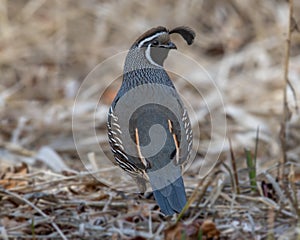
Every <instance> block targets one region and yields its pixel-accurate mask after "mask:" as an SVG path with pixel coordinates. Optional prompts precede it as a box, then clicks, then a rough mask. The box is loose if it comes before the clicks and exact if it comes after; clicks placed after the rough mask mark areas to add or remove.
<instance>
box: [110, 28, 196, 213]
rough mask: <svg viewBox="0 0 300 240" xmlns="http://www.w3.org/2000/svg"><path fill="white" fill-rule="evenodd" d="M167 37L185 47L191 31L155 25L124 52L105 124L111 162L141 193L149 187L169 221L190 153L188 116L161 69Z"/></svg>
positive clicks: (178, 207) (181, 195)
mask: <svg viewBox="0 0 300 240" xmlns="http://www.w3.org/2000/svg"><path fill="white" fill-rule="evenodd" d="M172 34H179V35H181V36H182V38H183V39H184V40H185V41H186V43H187V44H188V45H191V44H192V43H193V41H194V38H195V32H194V31H193V30H192V29H191V28H189V27H186V26H179V27H176V28H174V29H171V30H168V29H167V28H166V27H162V26H158V27H154V28H151V29H150V30H148V31H146V32H145V33H144V34H142V35H141V36H140V37H139V38H138V39H137V40H136V41H135V42H134V43H133V44H132V46H131V47H130V49H129V51H128V53H127V56H126V59H125V64H124V70H123V80H122V84H121V87H120V89H119V91H118V92H117V94H116V97H115V98H114V100H113V102H112V104H111V106H110V108H109V111H108V119H107V133H108V141H109V144H110V147H111V151H112V153H113V155H114V158H113V160H112V161H113V163H114V164H116V165H118V166H119V167H121V168H122V169H123V170H124V171H125V172H126V173H128V174H129V175H130V176H131V177H132V178H133V179H134V180H135V182H136V184H137V186H138V188H139V190H140V191H141V192H142V193H144V192H145V191H146V189H147V183H148V182H150V186H151V187H152V191H153V195H154V198H155V200H156V202H157V204H158V206H159V208H160V211H161V212H162V213H163V214H164V215H166V216H170V215H173V214H175V213H180V212H181V211H182V209H183V208H184V206H185V204H186V201H187V200H186V192H185V186H184V182H183V178H182V168H183V166H184V163H186V162H187V160H188V159H189V157H190V155H191V154H190V153H191V149H192V143H193V141H192V139H193V133H192V127H191V123H190V119H189V116H188V112H187V109H186V107H185V106H184V104H183V101H182V100H181V98H180V96H179V94H178V92H177V90H176V88H175V86H174V84H173V82H172V80H171V79H170V77H169V75H168V73H167V71H166V70H165V69H164V66H163V64H164V61H165V59H166V58H167V56H168V53H169V51H170V50H176V49H177V47H176V45H175V43H173V42H172V41H171V35H172Z"/></svg>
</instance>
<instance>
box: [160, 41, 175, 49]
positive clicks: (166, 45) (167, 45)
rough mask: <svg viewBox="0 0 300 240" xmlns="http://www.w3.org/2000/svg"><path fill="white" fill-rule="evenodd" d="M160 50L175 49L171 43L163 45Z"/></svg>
mask: <svg viewBox="0 0 300 240" xmlns="http://www.w3.org/2000/svg"><path fill="white" fill-rule="evenodd" d="M159 47H161V48H167V49H177V47H176V45H175V44H174V43H172V42H168V43H167V44H165V45H160V46H159Z"/></svg>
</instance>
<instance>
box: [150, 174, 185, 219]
mask: <svg viewBox="0 0 300 240" xmlns="http://www.w3.org/2000/svg"><path fill="white" fill-rule="evenodd" d="M153 194H154V197H155V199H156V201H157V203H158V205H159V207H160V209H161V212H162V213H163V214H165V215H173V214H174V213H179V212H180V211H181V210H182V209H183V207H184V206H185V204H186V195H185V189H184V183H183V180H182V177H181V176H180V177H179V178H178V179H177V180H176V181H174V182H171V183H170V184H169V185H167V186H165V187H164V188H161V189H157V190H154V191H153Z"/></svg>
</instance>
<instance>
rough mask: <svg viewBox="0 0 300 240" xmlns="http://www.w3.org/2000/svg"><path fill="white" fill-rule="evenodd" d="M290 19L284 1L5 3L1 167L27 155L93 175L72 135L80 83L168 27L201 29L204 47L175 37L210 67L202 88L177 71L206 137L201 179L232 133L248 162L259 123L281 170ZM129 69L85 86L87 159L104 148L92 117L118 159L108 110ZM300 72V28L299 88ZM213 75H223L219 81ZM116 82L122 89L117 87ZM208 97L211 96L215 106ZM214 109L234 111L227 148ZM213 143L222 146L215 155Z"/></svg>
mask: <svg viewBox="0 0 300 240" xmlns="http://www.w3.org/2000/svg"><path fill="white" fill-rule="evenodd" d="M294 4H295V6H294V7H295V9H294V13H295V20H296V22H299V21H300V17H299V15H298V13H299V12H300V2H299V1H295V3H294ZM287 23H288V3H287V2H286V1H283V0H266V1H258V0H255V1H235V0H230V1H216V0H202V1H196V0H195V1H173V0H172V1H171V0H170V1H160V0H155V1H137V0H136V1H135V0H131V1H102V0H86V1H79V0H63V1H58V0H53V1H47V0H27V1H25V0H18V1H5V0H3V1H1V2H0V36H1V37H0V72H1V74H0V78H1V79H0V146H1V149H0V167H1V168H2V167H3V166H7V165H11V164H15V163H18V162H21V161H24V162H26V163H27V164H30V165H31V166H33V167H38V168H41V167H42V168H50V169H52V170H54V171H61V170H62V169H65V168H71V169H76V170H84V166H83V164H82V163H81V161H79V156H78V151H77V150H76V147H75V144H74V140H73V133H72V113H73V105H74V100H75V97H76V95H77V93H78V90H79V88H80V86H81V85H82V83H83V82H84V79H86V77H87V76H88V74H89V73H90V72H91V71H92V70H93V69H94V67H95V66H97V65H98V64H99V63H101V62H102V61H104V60H106V59H108V58H109V57H112V56H115V55H116V54H118V53H120V52H123V51H126V50H128V49H129V47H130V46H131V44H132V43H133V42H134V41H135V40H136V39H137V38H138V37H139V36H140V35H141V34H142V33H143V32H145V31H146V30H148V29H149V28H152V27H156V26H159V25H161V26H165V27H167V28H169V29H172V28H173V27H176V26H181V25H184V26H189V27H191V28H192V29H194V30H195V32H196V39H195V42H194V44H193V45H191V46H187V45H186V44H185V42H184V41H183V40H182V39H181V38H180V37H179V36H174V41H175V42H176V44H177V47H178V50H179V51H180V52H181V53H183V54H184V55H185V56H188V57H190V58H192V59H194V60H195V61H196V62H197V63H199V64H200V65H201V66H203V67H204V68H205V70H206V71H207V75H205V74H204V75H201V74H199V71H198V70H193V69H192V68H190V69H189V70H188V77H189V78H190V82H192V83H193V86H194V87H193V86H192V85H191V84H189V82H188V81H181V80H180V77H177V76H176V74H174V73H171V76H173V78H174V82H175V85H176V87H177V89H178V90H179V91H180V93H181V94H182V95H183V96H184V98H185V99H186V100H187V101H188V102H189V103H190V104H191V106H192V107H193V109H194V111H195V112H196V118H193V119H192V122H193V128H194V129H196V128H198V127H199V129H200V134H197V133H196V134H195V136H194V138H195V142H200V145H199V148H198V149H194V150H195V151H197V154H196V160H195V161H194V167H192V168H191V169H190V170H189V171H190V175H191V176H192V175H193V174H195V173H197V172H198V171H199V168H200V165H201V160H203V158H204V156H206V157H207V159H208V160H211V161H213V162H215V161H216V159H217V158H218V157H219V154H220V157H221V158H222V159H224V160H225V161H226V160H228V158H229V157H230V153H229V146H228V142H227V137H230V138H231V140H232V145H233V149H234V151H235V154H236V159H237V162H238V163H240V164H241V166H243V165H244V160H243V161H239V159H240V158H243V159H244V148H249V149H251V150H253V149H254V146H255V138H256V131H257V128H258V127H259V129H260V136H259V146H258V162H257V163H258V166H259V167H260V169H265V168H268V167H270V166H272V164H275V163H276V162H277V161H278V160H279V159H280V158H281V152H280V142H279V130H280V122H281V120H282V108H283V103H282V100H283V86H284V80H283V60H284V51H285V39H286V37H287ZM172 56H175V53H171V54H170V57H169V58H168V60H167V63H166V64H167V66H172V67H173V69H174V68H175V69H179V70H178V71H179V72H180V68H182V64H181V62H180V58H178V57H173V58H172ZM122 64H123V63H122V62H120V63H119V64H118V65H116V66H110V67H108V68H107V70H106V71H105V70H103V71H101V74H98V75H97V77H96V78H95V79H96V81H91V82H92V84H91V86H89V87H87V88H86V92H85V90H82V91H81V92H82V94H83V95H85V98H82V99H81V98H80V99H78V101H79V103H78V104H79V106H80V113H78V114H77V115H76V118H77V120H78V122H81V123H82V125H80V124H79V125H76V127H78V128H80V131H81V133H82V135H81V139H79V140H81V141H80V142H78V145H77V147H78V149H79V151H80V152H81V153H82V155H83V156H87V154H88V153H90V152H95V153H96V154H97V148H98V142H95V141H94V140H91V139H89V136H85V135H84V131H85V129H86V128H89V127H91V126H90V125H89V124H90V122H89V120H87V119H88V118H89V117H90V116H94V114H95V116H96V126H95V127H96V131H97V135H98V141H99V142H100V144H101V146H102V147H103V149H104V151H105V152H107V154H110V153H109V148H108V145H107V138H106V131H105V130H106V126H105V122H106V113H107V110H108V107H109V105H110V103H111V101H112V100H113V98H114V96H115V94H116V91H117V89H118V87H119V85H120V83H121V78H119V79H117V81H113V82H112V81H111V80H112V79H111V76H113V75H115V74H116V73H119V72H121V71H122ZM299 75H300V35H299V33H298V32H295V33H294V34H293V37H292V46H291V59H290V69H289V78H290V82H291V84H292V85H293V86H294V88H295V92H296V93H297V94H298V95H299V93H300V84H299ZM95 76H96V75H95ZM207 76H210V78H211V79H213V82H214V83H215V86H214V87H212V81H211V79H209V78H208V77H207ZM109 81H110V82H112V84H110V85H109V87H108V88H106V85H107V82H109ZM104 87H105V89H103V88H104ZM195 88H197V89H200V90H201V93H202V94H203V95H202V96H200V95H199V92H196V91H195ZM217 90H218V91H217ZM103 91H104V94H103V95H101V101H100V103H99V104H98V107H97V109H96V113H95V109H92V108H91V102H93V103H95V102H96V103H97V102H98V101H99V94H97V93H99V92H103ZM298 97H299V96H298ZM203 99H204V100H205V101H207V102H209V103H210V106H211V108H210V109H208V108H207V105H206V103H205V101H203ZM220 99H221V100H222V101H223V103H224V106H223V105H222V104H220V101H219V100H220ZM288 100H289V104H290V108H291V110H292V113H293V114H292V118H291V122H290V125H289V136H288V149H289V152H288V157H289V159H291V160H294V161H297V160H298V159H299V154H300V148H299V144H298V142H299V139H300V134H299V131H298V130H299V127H300V125H299V115H298V114H297V113H296V111H295V105H296V103H295V100H294V98H293V95H292V91H290V90H289V91H288ZM213 112H215V113H217V115H216V116H220V118H222V117H223V118H224V117H225V118H226V126H225V127H226V134H227V135H226V138H225V144H224V145H223V141H224V136H225V135H224V132H223V131H224V128H220V130H218V128H217V129H216V134H214V136H212V135H211V114H212V113H213ZM218 114H219V115H218ZM222 127H224V125H222ZM76 130H78V129H75V131H76ZM218 131H220V133H219V134H218ZM209 144H211V147H212V148H211V151H210V152H209V153H208V155H206V154H207V148H208V146H209ZM54 159H56V160H55V161H54ZM101 159H102V158H101V156H100V157H96V159H94V160H95V162H94V163H92V161H91V162H88V161H87V162H86V163H87V167H91V168H93V166H94V165H95V164H96V165H97V166H99V164H100V165H101V164H102V162H101V161H102V160H101ZM89 160H91V159H89ZM53 162H55V163H59V164H53ZM93 164H94V165H93ZM101 166H102V165H101ZM101 166H100V167H101ZM105 166H106V165H105Z"/></svg>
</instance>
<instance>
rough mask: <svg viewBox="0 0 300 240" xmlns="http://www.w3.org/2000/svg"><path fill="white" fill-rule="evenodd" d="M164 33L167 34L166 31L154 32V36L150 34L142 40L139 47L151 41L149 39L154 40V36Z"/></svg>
mask: <svg viewBox="0 0 300 240" xmlns="http://www.w3.org/2000/svg"><path fill="white" fill-rule="evenodd" d="M162 34H166V32H159V33H156V34H154V35H153V36H150V37H147V38H145V39H144V40H143V41H141V42H140V43H139V45H138V47H139V48H140V47H142V46H143V45H144V43H145V42H149V41H151V40H153V39H154V38H156V37H158V36H160V35H162Z"/></svg>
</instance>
